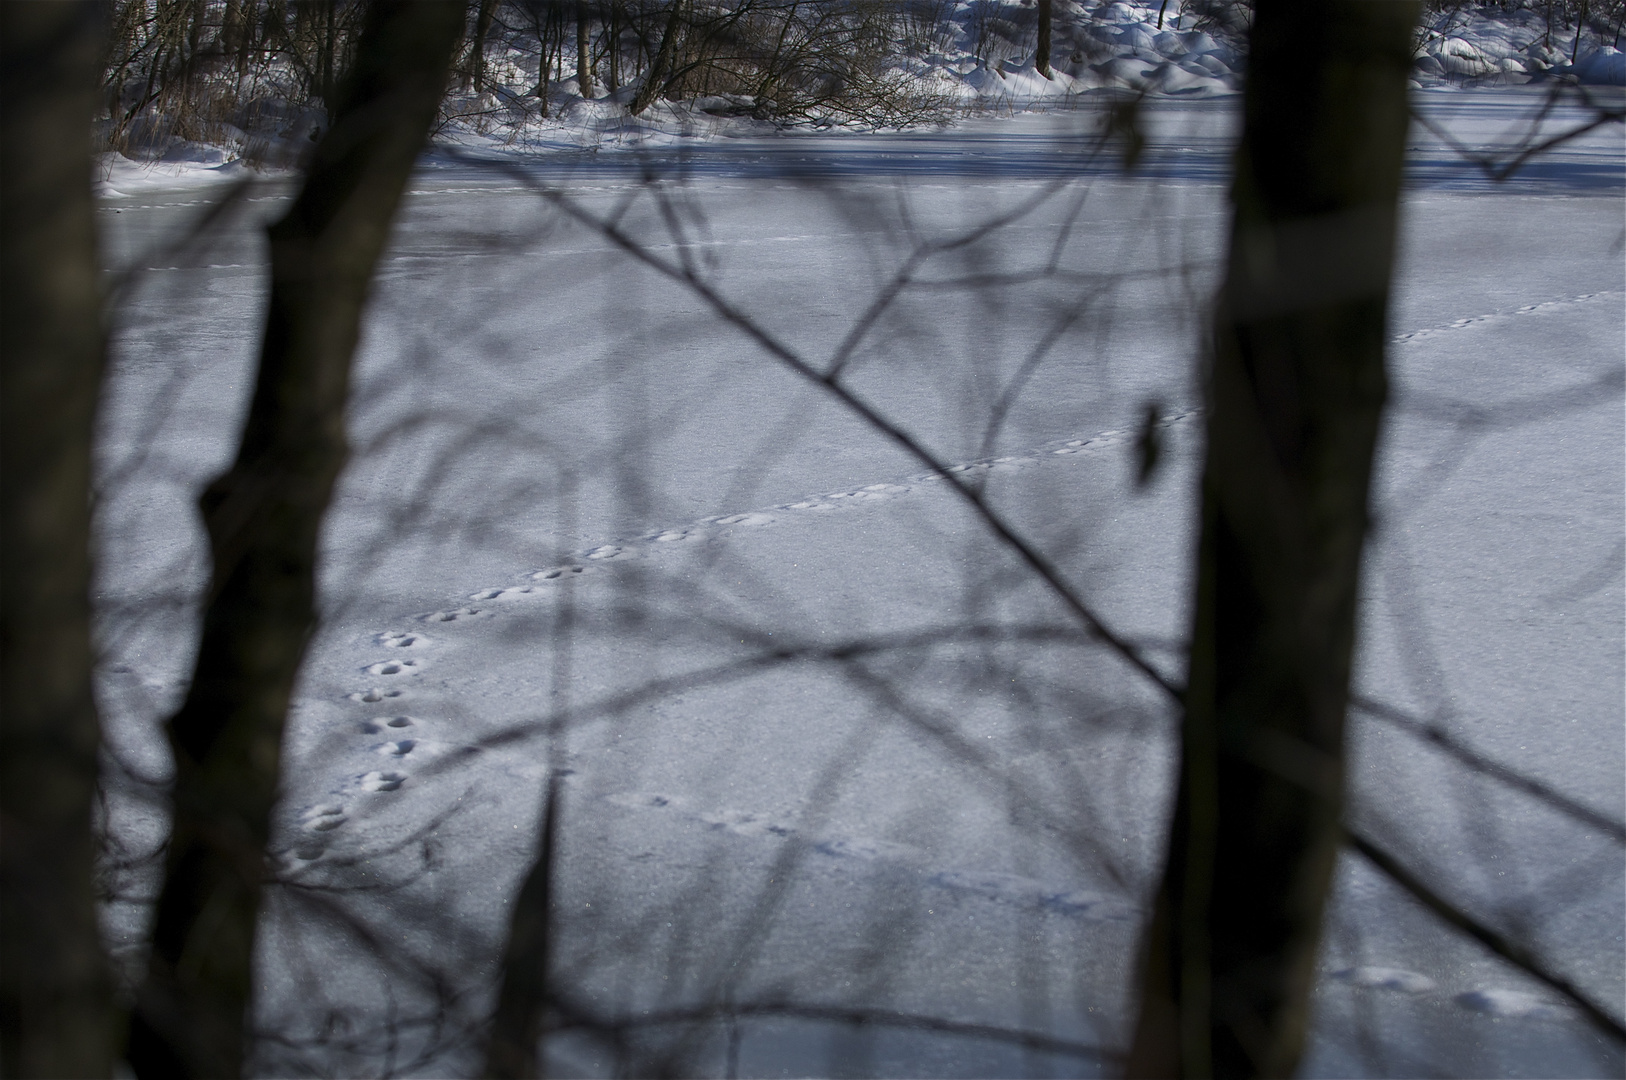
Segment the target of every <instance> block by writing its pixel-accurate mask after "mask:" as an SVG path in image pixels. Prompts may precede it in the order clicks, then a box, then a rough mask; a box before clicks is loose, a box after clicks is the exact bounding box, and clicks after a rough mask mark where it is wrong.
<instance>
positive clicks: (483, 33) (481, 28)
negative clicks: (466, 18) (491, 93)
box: [469, 0, 497, 94]
mask: <svg viewBox="0 0 1626 1080" xmlns="http://www.w3.org/2000/svg"><path fill="white" fill-rule="evenodd" d="M496 14H497V0H480V8H479V11H478V12H477V13H476V14H475V16H474V40H473V41H472V42H470V53H469V74H470V77H471V78H472V79H473V80H474V92H475V93H477V94H478V93H482V92H484V90H485V88H486V37H487V36H488V35H489V34H490V33H491V20H492V18H493V17H494V16H495V15H496Z"/></svg>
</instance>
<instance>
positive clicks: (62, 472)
mask: <svg viewBox="0 0 1626 1080" xmlns="http://www.w3.org/2000/svg"><path fill="white" fill-rule="evenodd" d="M102 15H103V11H102V5H100V4H97V3H73V4H62V3H57V4H4V5H0V89H3V97H0V142H3V145H4V146H5V156H4V158H3V159H0V234H3V235H4V237H5V244H4V246H3V247H0V253H3V254H0V465H3V471H0V596H3V597H4V604H3V605H0V1074H3V1075H5V1076H40V1077H85V1076H108V1075H111V1073H112V1067H113V1055H114V1052H115V1048H116V1046H117V1041H118V1031H117V1024H116V1016H117V1013H116V1010H115V1009H114V1006H113V998H112V988H111V986H110V985H109V980H108V976H107V971H106V968H105V966H104V962H103V958H102V950H101V943H100V941H99V939H98V936H97V929H96V910H95V899H96V897H95V875H94V861H95V856H96V844H95V840H94V838H93V836H92V833H91V807H92V805H93V803H94V800H95V791H96V746H97V740H98V737H99V736H98V727H97V721H96V707H95V702H94V701H93V699H92V697H91V663H92V649H91V638H90V569H91V567H90V460H91V428H92V420H93V417H94V413H95V409H96V394H97V388H98V385H99V383H100V381H101V375H102V363H103V350H104V344H103V335H102V321H101V292H100V287H99V284H98V282H97V272H96V236H95V221H94V208H93V206H92V202H91V192H90V179H91V174H90V164H91V159H90V150H91V142H90V136H91V130H90V123H91V118H92V117H93V116H94V115H95V113H96V109H97V106H98V104H99V100H100V95H99V92H98V79H99V76H100V74H101V70H100V69H101V63H102V58H103V57H102V49H103V45H104V41H103V26H102Z"/></svg>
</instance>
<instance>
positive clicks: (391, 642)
mask: <svg viewBox="0 0 1626 1080" xmlns="http://www.w3.org/2000/svg"><path fill="white" fill-rule="evenodd" d="M374 640H375V641H377V642H378V644H380V645H382V646H384V648H386V649H421V648H423V647H424V646H426V645H428V644H429V637H428V635H426V634H414V633H412V632H410V631H406V630H386V631H385V632H384V633H382V634H379V635H378V636H377V637H376V638H374Z"/></svg>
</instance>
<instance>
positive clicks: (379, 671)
mask: <svg viewBox="0 0 1626 1080" xmlns="http://www.w3.org/2000/svg"><path fill="white" fill-rule="evenodd" d="M417 666H418V662H417V661H416V660H380V661H379V662H378V663H376V664H370V665H368V666H367V667H366V668H365V669H364V670H365V671H366V672H367V674H369V675H411V674H413V672H414V670H415V669H416V668H417ZM362 700H364V701H365V700H366V699H365V698H363V699H362Z"/></svg>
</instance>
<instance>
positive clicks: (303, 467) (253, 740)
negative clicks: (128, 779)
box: [130, 0, 463, 1078]
mask: <svg viewBox="0 0 1626 1080" xmlns="http://www.w3.org/2000/svg"><path fill="white" fill-rule="evenodd" d="M462 22H463V10H462V5H461V4H459V3H452V2H445V0H442V2H436V3H430V2H419V0H378V2H376V3H375V4H374V5H373V6H372V7H371V8H370V9H369V11H368V15H367V22H366V25H365V28H364V29H363V31H362V34H361V37H360V40H359V42H358V46H357V55H356V59H355V62H354V64H353V66H352V68H351V70H350V72H349V73H348V74H347V76H346V78H345V81H344V84H343V86H342V88H341V89H340V90H339V92H338V93H337V95H336V97H337V99H338V100H337V101H336V103H335V104H336V107H335V108H334V118H335V119H334V123H333V125H332V127H331V128H330V129H329V130H328V132H327V133H326V135H324V136H323V138H322V140H321V142H320V143H319V144H318V145H317V147H316V149H315V151H314V158H313V161H312V163H311V166H310V172H309V175H308V176H307V178H306V180H305V186H304V189H303V191H302V192H301V193H300V195H299V198H298V199H297V200H296V202H295V203H294V205H293V207H292V209H290V210H289V212H288V215H287V216H286V217H284V218H283V219H282V220H281V221H278V222H277V223H276V224H274V225H272V226H271V228H270V230H269V236H270V241H271V300H270V306H269V310H268V312H267V316H266V329H265V340H264V344H263V345H262V347H261V353H260V370H259V377H258V381H257V384H256V386H255V391H254V399H253V403H252V405H251V406H250V411H249V417H248V422H247V426H246V428H245V430H244V433H243V441H242V446H241V447H240V449H239V451H238V455H237V460H236V462H235V463H234V464H233V465H232V467H231V469H230V471H228V472H227V473H226V474H225V475H224V476H222V477H220V478H219V479H217V480H216V481H215V482H214V483H213V484H211V485H210V486H209V488H208V490H207V491H206V492H205V493H204V495H203V497H202V499H201V500H200V504H201V506H202V510H203V517H204V523H205V524H206V526H207V527H208V531H209V540H210V547H211V550H212V553H213V556H214V574H213V580H212V581H211V583H210V587H209V593H208V598H207V601H206V605H205V611H204V617H203V640H202V644H201V647H200V650H199V654H198V660H197V667H196V670H195V672H194V675H193V678H192V684H191V688H190V690H189V691H188V693H187V698H186V702H185V704H183V705H182V707H181V710H180V712H179V713H177V714H176V715H175V717H174V719H173V720H171V722H170V730H169V735H170V744H171V746H172V748H173V750H174V754H175V765H176V781H175V819H174V826H173V832H172V834H171V838H170V844H169V852H168V860H167V865H166V876H165V881H164V887H163V893H162V895H161V897H160V899H159V902H158V912H157V919H156V923H155V927H154V931H153V942H152V954H151V959H150V961H149V972H148V978H147V982H146V985H145V986H143V988H142V990H141V993H140V996H139V999H138V1002H137V1013H136V1016H135V1017H134V1020H133V1023H132V1031H131V1039H130V1061H131V1064H132V1065H134V1067H135V1069H136V1072H137V1075H138V1076H141V1077H144V1078H145V1077H160V1076H162V1077H167V1078H176V1077H187V1076H206V1077H228V1076H236V1075H239V1073H240V1072H241V1070H242V1067H243V1061H244V1032H243V1025H244V1020H245V1012H246V1009H247V1006H248V1004H249V987H250V953H251V947H252V945H253V939H254V923H255V916H256V913H257V910H258V907H259V892H260V887H261V885H262V882H263V878H264V852H265V844H266V839H267V833H268V828H269V819H270V814H271V808H272V803H273V800H274V799H275V797H276V788H277V772H278V763H279V758H280V752H281V740H282V725H283V717H284V715H285V714H286V712H287V708H288V700H289V695H290V693H291V692H292V689H293V683H294V677H295V675H296V673H297V671H298V668H299V664H300V661H301V659H302V658H303V656H304V651H305V645H306V642H307V640H308V639H309V637H310V634H311V631H312V630H313V628H314V625H315V621H316V619H315V610H314V599H315V563H316V541H317V534H318V531H319V528H320V525H321V520H322V514H323V512H324V511H325V510H326V508H327V504H328V500H329V498H330V497H331V494H332V490H333V483H334V480H335V479H336V477H337V476H338V474H339V470H340V468H341V467H342V466H343V465H344V461H345V456H346V453H347V447H346V443H345V432H344V405H345V398H346V393H347V389H348V385H349V374H350V361H351V355H352V353H353V352H354V350H355V345H356V340H357V336H358V334H359V331H360V323H361V316H362V310H363V307H364V305H365V303H366V299H367V291H368V284H369V281H370V280H371V277H372V272H373V267H374V264H375V263H376V262H377V260H378V257H379V254H380V252H381V251H382V250H383V247H384V243H385V241H386V239H387V238H388V235H389V228H390V222H391V219H392V218H393V216H394V213H395V208H396V206H397V204H398V203H399V202H400V198H401V193H402V191H403V190H404V188H405V185H406V181H407V177H408V175H409V173H410V172H411V169H412V165H413V162H414V161H415V160H416V159H417V156H418V151H419V150H420V149H421V147H422V145H423V142H424V139H425V137H426V135H427V133H428V131H429V126H430V124H431V123H432V122H433V119H434V115H435V110H436V107H437V105H438V103H439V101H440V96H441V93H442V91H443V90H444V88H445V83H446V79H447V76H448V73H449V71H450V67H451V59H452V53H453V50H454V48H455V46H456V42H457V39H458V35H459V31H460V30H461V28H462Z"/></svg>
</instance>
